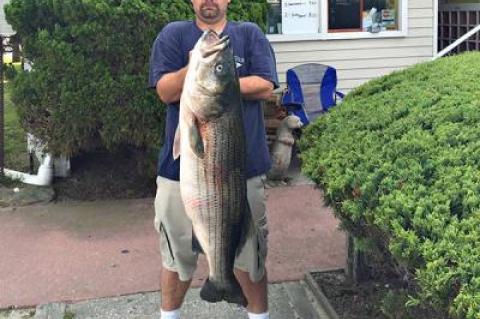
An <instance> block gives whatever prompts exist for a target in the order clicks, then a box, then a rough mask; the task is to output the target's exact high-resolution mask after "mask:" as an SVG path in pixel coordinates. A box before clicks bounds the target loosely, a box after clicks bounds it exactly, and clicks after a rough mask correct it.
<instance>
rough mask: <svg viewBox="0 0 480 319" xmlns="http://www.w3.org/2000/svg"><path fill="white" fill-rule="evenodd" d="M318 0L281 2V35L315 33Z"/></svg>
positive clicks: (317, 25)
mask: <svg viewBox="0 0 480 319" xmlns="http://www.w3.org/2000/svg"><path fill="white" fill-rule="evenodd" d="M319 3H320V0H283V1H282V33H283V34H302V33H303V34H305V33H317V32H318V29H319V14H318V13H319Z"/></svg>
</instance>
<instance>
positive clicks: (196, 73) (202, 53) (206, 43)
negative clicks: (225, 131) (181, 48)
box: [185, 30, 238, 118]
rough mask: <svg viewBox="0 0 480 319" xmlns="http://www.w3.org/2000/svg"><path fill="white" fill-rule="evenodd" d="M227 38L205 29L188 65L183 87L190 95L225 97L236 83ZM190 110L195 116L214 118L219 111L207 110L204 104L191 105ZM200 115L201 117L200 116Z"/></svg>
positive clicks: (233, 62) (211, 97) (206, 105)
mask: <svg viewBox="0 0 480 319" xmlns="http://www.w3.org/2000/svg"><path fill="white" fill-rule="evenodd" d="M229 42H230V38H229V37H228V36H223V37H219V35H218V34H217V33H216V32H215V31H213V30H207V31H205V32H204V33H203V35H202V36H201V38H200V39H199V40H198V42H197V44H196V45H195V47H194V49H193V50H192V54H191V56H190V62H189V65H188V72H189V74H187V78H186V80H185V81H186V83H185V85H186V86H188V87H189V90H191V91H193V92H194V94H192V96H195V97H198V96H201V97H206V98H207V99H210V100H215V99H218V98H222V97H225V96H226V95H228V92H227V91H228V90H230V89H231V88H232V85H235V83H236V82H237V83H238V80H237V75H236V70H235V61H234V57H233V50H232V48H231V47H230V45H229ZM191 105H193V106H194V108H195V109H193V110H192V111H193V112H194V113H195V114H196V115H197V116H198V115H200V116H199V117H201V118H202V117H217V116H219V115H220V113H221V110H220V109H217V110H212V109H209V110H206V109H205V110H204V109H202V108H211V105H209V104H208V103H192V104H191ZM202 115H203V116H202Z"/></svg>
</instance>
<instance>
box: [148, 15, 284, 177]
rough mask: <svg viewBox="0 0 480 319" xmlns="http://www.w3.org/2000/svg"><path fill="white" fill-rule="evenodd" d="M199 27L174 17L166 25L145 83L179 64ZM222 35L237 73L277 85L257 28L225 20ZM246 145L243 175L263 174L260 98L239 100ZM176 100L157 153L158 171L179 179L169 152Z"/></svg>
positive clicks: (264, 41)
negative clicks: (226, 42) (226, 40)
mask: <svg viewBox="0 0 480 319" xmlns="http://www.w3.org/2000/svg"><path fill="white" fill-rule="evenodd" d="M202 33H203V31H202V30H200V28H198V26H197V25H196V23H195V22H194V21H178V22H172V23H170V24H168V25H166V26H165V27H164V28H163V29H162V31H161V32H160V33H159V34H158V36H157V38H156V39H155V42H154V43H153V47H152V53H151V57H150V75H149V87H151V88H155V87H156V84H157V82H158V80H160V78H161V77H162V76H163V75H165V74H167V73H171V72H175V71H178V70H180V69H181V68H183V67H184V66H186V65H187V63H188V58H189V52H190V51H191V50H192V49H193V47H194V46H195V43H196V42H197V41H198V39H199V38H200V36H201V35H202ZM222 34H223V35H225V34H226V35H228V36H229V37H230V45H231V46H232V48H233V53H234V55H235V61H236V65H237V71H238V75H239V76H240V77H244V76H249V75H257V76H260V77H262V78H264V79H266V80H268V81H271V82H272V83H273V84H274V86H275V88H276V87H278V78H277V72H276V65H275V63H276V62H275V56H274V53H273V50H272V48H271V46H270V43H269V42H268V40H267V38H266V37H265V35H264V34H263V32H262V31H261V30H260V28H259V27H258V26H257V25H256V24H254V23H250V22H228V23H227V25H226V27H225V30H224V31H223V33H222ZM243 107H244V112H243V116H244V127H245V134H246V148H247V167H246V169H247V171H246V175H247V178H250V177H254V176H258V175H261V174H265V173H266V172H267V171H268V170H269V169H270V157H269V153H268V148H267V142H266V136H265V124H264V119H263V109H262V106H261V103H260V101H248V100H243ZM178 117H179V104H178V103H175V104H169V105H167V118H166V127H165V141H164V144H163V147H162V149H161V150H160V154H159V161H158V175H159V176H162V177H165V178H168V179H172V180H179V178H180V162H179V160H174V159H173V155H172V149H173V140H174V137H175V131H176V129H177V126H178Z"/></svg>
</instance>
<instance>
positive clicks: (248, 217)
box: [236, 201, 255, 256]
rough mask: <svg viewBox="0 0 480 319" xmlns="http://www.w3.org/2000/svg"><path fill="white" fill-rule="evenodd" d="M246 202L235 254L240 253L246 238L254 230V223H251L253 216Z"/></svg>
mask: <svg viewBox="0 0 480 319" xmlns="http://www.w3.org/2000/svg"><path fill="white" fill-rule="evenodd" d="M246 202H247V205H246V208H245V214H244V215H243V218H242V225H241V228H240V238H239V241H238V246H237V252H236V255H237V256H238V255H240V253H241V252H242V249H243V247H245V244H246V242H247V238H249V237H250V236H252V235H253V233H254V230H255V225H254V224H253V218H252V211H251V209H250V205H249V204H248V201H246Z"/></svg>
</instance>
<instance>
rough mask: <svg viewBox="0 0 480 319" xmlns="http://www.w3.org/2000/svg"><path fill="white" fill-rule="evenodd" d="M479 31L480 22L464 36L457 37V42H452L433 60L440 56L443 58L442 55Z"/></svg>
mask: <svg viewBox="0 0 480 319" xmlns="http://www.w3.org/2000/svg"><path fill="white" fill-rule="evenodd" d="M477 32H480V24H479V25H477V26H476V27H475V28H473V29H472V30H470V31H468V32H467V33H465V34H464V35H463V36H461V37H460V38H459V39H457V40H456V41H455V42H453V43H452V44H450V45H449V46H448V47H446V48H445V49H443V50H442V51H440V52H438V53H437V55H436V56H435V57H434V58H433V60H436V59H438V58H441V57H442V56H445V55H446V54H448V53H450V52H451V51H452V50H453V49H455V48H456V47H458V46H459V45H461V44H462V43H464V42H465V41H467V40H468V39H469V38H470V37H471V36H473V35H474V34H476V33H477Z"/></svg>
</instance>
